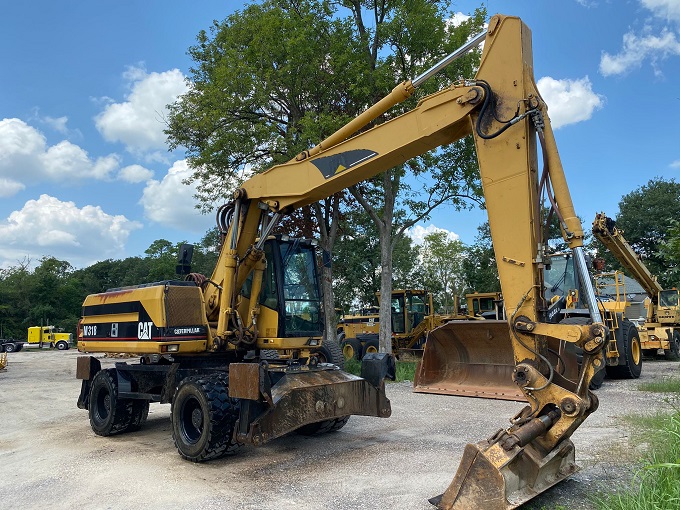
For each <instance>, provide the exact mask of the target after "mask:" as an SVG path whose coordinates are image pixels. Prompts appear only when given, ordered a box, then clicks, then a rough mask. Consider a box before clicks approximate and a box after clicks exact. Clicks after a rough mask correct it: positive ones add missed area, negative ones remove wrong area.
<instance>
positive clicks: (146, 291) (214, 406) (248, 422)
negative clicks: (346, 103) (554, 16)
mask: <svg viewBox="0 0 680 510" xmlns="http://www.w3.org/2000/svg"><path fill="white" fill-rule="evenodd" d="M482 41H484V42H485V46H484V51H483V54H482V59H481V65H480V68H479V70H478V72H477V75H476V77H475V80H473V81H465V82H460V83H455V84H453V85H451V86H450V87H448V88H446V89H444V90H442V91H440V92H438V93H435V94H432V95H430V96H427V97H425V98H423V99H422V100H421V101H420V102H419V103H418V105H417V106H416V107H415V108H413V109H412V110H410V111H408V112H407V113H405V114H404V115H401V116H400V117H397V118H395V119H393V120H391V121H388V122H385V123H384V124H380V125H378V126H376V127H374V128H372V129H370V130H367V131H364V132H362V133H360V134H357V135H355V136H353V137H351V138H350V136H351V135H353V134H354V133H355V132H356V131H357V130H359V129H361V128H362V127H364V126H366V125H367V124H368V123H370V122H372V121H373V120H375V119H376V118H377V117H378V116H379V115H380V114H382V113H383V112H385V111H387V109H389V108H390V107H391V106H393V105H394V104H396V103H397V102H399V101H403V100H405V99H406V98H408V97H409V96H411V95H412V94H413V92H414V90H415V89H416V88H417V87H418V86H419V85H420V84H421V83H422V82H423V81H424V80H426V79H427V78H429V77H430V76H432V75H433V74H434V73H436V72H438V71H439V70H440V69H442V68H443V67H445V66H446V65H447V64H448V63H449V62H450V61H452V60H453V59H455V58H456V57H457V56H459V55H460V54H461V53H463V52H465V51H468V50H469V49H470V48H472V47H474V46H476V45H478V44H479V43H481V42H482ZM470 134H472V135H473V137H474V139H475V144H476V148H477V156H478V159H479V166H480V172H481V180H482V184H483V189H484V195H485V197H486V205H487V210H488V214H489V224H490V227H491V235H492V238H493V242H494V248H495V251H496V258H497V260H498V265H499V268H498V269H499V276H500V280H501V286H502V292H503V296H504V298H505V303H506V308H507V311H508V321H507V326H506V329H505V331H504V334H505V335H509V340H508V341H510V342H512V346H513V350H514V360H515V363H516V366H515V369H514V371H513V373H512V375H511V377H512V379H513V380H514V382H515V383H516V384H517V386H518V387H519V389H520V390H521V391H522V393H523V394H524V396H525V398H526V400H527V401H528V402H529V405H528V406H526V407H524V408H523V409H522V410H520V411H519V412H518V413H517V415H516V416H514V417H513V418H512V419H511V426H510V427H509V428H508V429H505V430H500V431H498V432H496V433H495V434H493V435H492V436H491V437H490V438H489V439H488V440H485V441H482V442H480V443H478V444H475V445H472V444H471V445H468V446H467V447H466V449H465V452H464V454H463V459H462V461H461V464H460V467H459V469H458V472H457V474H456V475H455V477H454V479H453V481H452V482H451V484H450V486H449V487H448V489H447V490H446V491H445V492H444V494H442V495H441V496H439V497H437V498H433V499H432V500H431V501H432V502H433V503H434V504H436V505H437V507H438V508H440V509H454V508H455V509H481V508H484V509H489V510H496V509H508V508H515V507H516V506H518V505H520V504H522V503H523V502H525V501H527V500H529V499H531V498H532V497H533V496H535V495H536V494H538V493H540V492H542V491H544V490H545V489H547V488H548V487H550V486H552V485H553V484H555V483H557V482H559V481H561V480H562V479H564V478H566V477H567V476H569V475H570V474H572V473H574V472H575V471H576V470H577V467H576V464H575V458H574V447H573V444H572V443H571V441H570V439H569V437H570V436H571V434H572V433H573V432H574V431H575V430H576V429H577V428H578V427H579V425H580V424H581V423H582V422H583V420H585V419H586V417H587V416H588V415H589V414H590V413H591V412H593V411H594V410H595V409H596V408H597V399H596V397H595V396H594V395H593V394H592V393H591V392H590V391H589V390H588V385H589V383H590V380H591V379H592V377H593V374H594V368H595V366H601V364H602V363H603V357H602V349H603V347H604V345H605V339H606V338H607V335H606V327H605V326H604V325H603V324H602V320H601V317H600V314H599V311H598V308H597V304H596V301H595V295H594V292H593V289H592V285H586V289H585V294H586V296H585V301H586V303H587V305H588V309H589V310H590V314H591V318H592V323H591V324H549V323H547V322H546V321H545V311H546V310H547V303H545V302H544V299H543V298H542V293H541V289H542V287H543V259H544V255H545V253H544V252H545V243H544V240H543V228H542V225H543V224H544V219H543V218H541V211H542V199H543V197H547V199H548V201H549V202H550V204H551V207H552V209H553V211H554V212H555V213H556V214H557V216H558V218H559V220H560V224H561V226H562V229H563V232H564V237H565V240H566V242H567V243H568V244H569V246H570V248H571V249H572V251H573V253H574V257H575V258H576V261H577V266H578V268H579V271H581V272H583V273H584V274H587V268H586V265H585V257H584V254H583V249H582V244H583V230H582V228H581V224H580V221H579V220H578V217H577V216H576V213H575V212H574V208H573V205H572V202H571V197H570V195H569V191H568V188H567V184H566V180H565V176H564V172H563V169H562V165H561V163H560V159H559V155H558V153H557V147H556V144H555V139H554V136H553V132H552V129H551V127H550V121H549V119H548V116H547V107H546V105H545V103H544V102H543V100H542V99H541V96H540V94H539V92H538V90H537V88H536V83H535V81H534V76H533V64H532V49H531V33H530V31H529V29H528V28H527V27H526V26H525V25H524V24H523V23H522V21H521V20H520V19H519V18H515V17H506V16H503V15H496V16H494V17H493V18H491V20H490V23H489V27H488V30H487V32H486V34H480V35H479V36H477V37H475V38H474V39H473V40H471V41H470V42H469V43H468V44H466V45H465V46H464V47H462V48H461V49H460V50H459V51H457V52H455V53H453V54H451V55H450V56H449V57H447V58H445V59H444V60H442V61H441V62H440V63H439V64H437V65H436V66H434V67H433V68H432V69H430V70H429V71H427V72H426V73H424V74H423V75H421V76H419V77H417V78H415V79H414V80H412V81H407V82H404V83H402V84H400V85H398V86H397V87H395V89H394V90H393V91H392V93H391V94H389V95H388V96H387V97H386V98H384V99H383V100H381V101H380V102H378V103H376V105H374V106H373V107H371V108H370V109H369V110H367V111H366V112H364V113H363V114H362V115H360V116H359V117H357V118H356V119H354V120H353V121H351V122H350V123H349V124H348V125H347V126H345V127H344V128H342V129H340V130H339V131H338V132H336V133H335V134H334V135H332V136H331V137H329V138H328V139H326V140H324V141H323V142H321V143H320V144H319V145H318V146H316V147H314V148H313V149H311V150H309V151H305V152H304V153H302V154H300V155H298V156H297V158H295V160H292V161H290V162H288V163H286V164H282V165H278V166H275V167H272V168H270V169H269V170H267V171H266V172H264V173H262V174H259V175H255V176H253V177H252V178H250V179H248V180H247V181H246V182H244V183H243V186H242V188H241V189H239V190H238V191H237V192H236V193H235V194H234V200H233V202H232V203H231V204H229V205H228V206H227V207H225V208H223V209H222V210H221V212H220V215H219V218H220V221H219V223H220V225H221V227H222V229H223V231H224V232H225V235H226V238H225V242H224V246H223V248H222V251H221V254H220V258H219V261H218V263H217V267H216V268H215V271H214V273H213V275H212V277H211V278H210V279H209V280H207V279H206V280H203V279H201V278H197V279H196V280H195V282H193V283H192V284H187V285H186V286H175V285H172V284H169V283H168V284H163V285H155V286H150V287H145V288H136V289H123V290H119V291H117V292H110V293H105V294H100V295H95V296H90V297H88V300H87V301H86V302H85V305H84V314H83V315H84V317H83V321H82V326H81V327H82V336H81V337H80V338H79V349H81V350H87V351H102V350H110V349H115V350H117V351H118V352H121V351H123V352H135V353H139V354H142V362H143V364H142V365H127V364H121V366H119V367H117V368H116V369H115V370H114V372H113V373H112V372H110V371H108V370H103V371H98V370H97V363H95V362H94V361H97V360H94V358H87V357H84V358H81V360H82V361H81V362H80V363H79V366H78V369H79V370H78V375H79V377H81V378H83V380H84V381H83V390H82V392H81V398H80V399H79V403H80V404H81V406H83V407H87V406H89V408H90V419H91V422H92V423H93V427H95V426H99V424H100V421H101V420H100V418H106V416H107V414H106V413H107V411H109V410H110V412H112V413H113V414H114V416H118V415H120V416H125V418H122V419H121V420H120V421H115V420H114V422H113V423H112V424H111V423H109V422H106V421H105V420H104V421H105V425H106V426H108V427H109V430H108V431H109V432H110V431H111V430H119V429H121V428H122V429H127V428H129V427H133V428H134V427H137V426H138V425H139V423H140V422H141V421H142V419H141V417H142V415H143V414H144V409H143V407H144V406H143V405H139V406H138V407H135V405H137V402H139V401H144V402H148V401H149V400H154V399H155V400H160V401H163V402H172V406H173V410H172V413H171V414H172V420H173V431H174V433H173V435H174V437H175V443H176V444H177V446H178V449H179V450H180V453H181V454H182V455H183V456H185V457H186V458H189V459H191V460H202V459H204V458H212V457H214V456H218V455H221V454H224V453H227V452H230V451H232V450H233V449H234V448H235V446H236V443H237V442H238V441H249V442H251V443H255V444H261V443H262V442H265V441H267V440H269V439H272V438H274V437H278V436H279V435H282V434H283V433H286V432H288V431H290V430H293V429H297V428H299V427H301V426H302V427H307V426H310V425H313V424H317V425H318V424H319V423H322V425H320V426H318V427H317V429H319V428H321V429H326V430H328V429H332V428H333V427H336V426H339V424H340V422H341V421H342V420H343V419H344V417H345V416H347V415H350V414H371V415H374V416H386V415H388V414H389V401H387V399H386V398H385V396H384V387H383V378H384V376H385V375H387V374H388V372H389V367H388V363H387V362H388V360H389V359H390V358H389V357H388V355H387V354H382V358H380V356H381V354H377V355H375V354H374V355H372V356H371V358H372V357H376V359H368V360H367V359H366V357H365V358H364V361H363V367H362V375H364V376H365V377H364V378H362V379H360V378H354V379H353V378H352V376H349V375H347V374H343V373H342V372H340V371H339V370H333V368H332V367H328V366H321V364H318V365H317V364H315V363H314V357H313V356H311V355H310V354H309V351H310V347H311V346H312V345H313V343H318V336H317V335H316V333H319V332H320V331H321V327H320V323H319V322H318V317H317V315H318V308H317V306H316V305H317V303H318V300H317V299H316V298H315V297H314V292H315V290H314V289H315V288H318V282H317V281H316V280H315V278H316V277H315V276H312V274H313V271H312V267H311V265H310V264H309V263H308V261H310V260H311V259H313V257H311V252H310V251H309V249H308V247H306V246H305V245H304V243H301V242H300V243H299V242H294V241H290V240H286V239H284V238H277V239H270V234H271V233H272V229H273V227H274V226H275V225H276V224H277V223H278V222H279V221H280V219H281V217H282V216H283V215H284V214H287V213H289V212H290V211H292V210H293V209H295V208H298V207H302V206H304V205H308V204H311V203H313V202H315V201H318V200H320V199H322V198H324V197H326V196H329V195H331V194H333V193H335V192H337V191H340V190H342V189H344V188H346V187H348V186H351V185H353V184H356V183H358V182H360V181H361V180H364V179H367V178H369V177H371V176H373V175H376V174H377V173H379V172H383V171H385V170H387V169H389V168H392V167H394V166H396V165H399V164H402V163H404V162H405V161H407V160H408V159H410V158H412V157H414V156H417V155H419V154H423V153H424V152H426V151H429V150H431V149H435V148H437V147H439V146H441V145H444V144H448V143H451V142H454V141H456V140H458V139H460V138H462V137H464V136H466V135H470ZM537 138H538V140H539V141H540V145H541V148H542V154H543V158H542V159H543V169H539V167H538V157H537ZM268 253H269V255H270V256H269V257H268V256H267V254H268ZM306 254H308V255H306ZM270 260H271V261H273V264H272V263H271V262H270ZM583 280H584V281H586V280H588V279H587V278H585V277H584V278H583ZM315 283H316V285H315ZM164 296H166V297H165V298H164ZM147 305H148V308H147ZM170 312H172V313H173V314H174V317H176V320H175V322H174V323H172V324H170V323H169V322H166V319H167V321H169V319H170V316H171V313H170ZM144 314H146V315H144ZM180 319H181V320H180ZM114 321H115V322H114ZM125 321H127V323H126V324H130V326H125V328H127V329H124V328H123V324H124V323H125ZM478 322H482V321H478ZM114 324H116V326H115V328H114V327H113V325H114ZM317 324H319V325H318V326H317ZM114 330H115V333H116V334H115V335H114V334H113V333H114ZM123 336H124V337H126V338H122V337H123ZM115 337H118V340H116V339H115ZM175 337H176V338H175ZM548 338H554V339H557V340H564V341H566V342H570V343H573V344H575V345H577V346H579V347H580V348H581V349H582V350H583V353H584V356H583V362H582V365H581V369H580V372H579V376H578V379H577V380H576V382H573V381H571V380H568V379H566V378H564V377H563V376H562V375H561V374H560V373H559V371H558V370H556V369H555V367H553V365H552V363H550V361H549V360H548V358H547V354H546V351H547V348H546V344H547V339H548ZM272 349H273V350H277V351H279V352H280V353H281V355H280V356H279V358H278V359H277V360H271V361H270V360H267V359H263V356H262V351H263V350H272ZM149 353H152V354H149ZM92 360H94V361H92ZM140 366H141V367H146V368H147V370H146V371H142V370H141V369H138V368H131V367H140ZM367 367H369V368H367ZM138 370H139V371H138ZM137 371H138V372H137ZM102 373H103V374H104V375H101V374H102ZM142 373H143V374H144V377H141V376H139V374H142ZM131 374H132V375H131ZM156 374H162V377H159V376H158V375H156ZM145 377H146V378H148V379H145ZM145 381H151V382H145ZM159 381H160V383H161V384H160V386H159ZM142 383H144V384H142ZM142 385H144V387H141V386H142ZM137 386H140V387H137ZM88 390H89V392H88ZM114 390H115V391H114ZM116 392H117V393H116ZM227 392H228V395H227ZM88 395H89V397H88ZM213 395H216V396H215V397H212V396H213ZM112 396H114V397H117V398H118V399H119V400H116V398H112ZM145 399H146V400H145ZM121 401H122V402H123V403H121ZM107 402H108V407H107ZM147 406H148V403H147ZM93 408H94V411H92V409H93ZM128 416H132V418H127V417H128ZM212 416H218V417H219V419H218V420H216V421H215V420H214V419H213V420H211V419H210V418H211V417H212ZM104 432H106V430H104Z"/></svg>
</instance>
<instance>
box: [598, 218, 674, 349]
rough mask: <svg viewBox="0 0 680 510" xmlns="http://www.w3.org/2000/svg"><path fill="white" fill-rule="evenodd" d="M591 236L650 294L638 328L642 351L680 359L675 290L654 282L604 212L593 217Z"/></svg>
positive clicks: (638, 256)
mask: <svg viewBox="0 0 680 510" xmlns="http://www.w3.org/2000/svg"><path fill="white" fill-rule="evenodd" d="M593 235H594V236H595V237H596V238H597V239H598V240H599V241H600V242H601V243H602V244H604V245H605V247H606V248H607V249H608V250H609V251H610V252H611V254H612V255H614V257H616V260H618V261H619V262H620V263H621V265H622V266H623V267H624V269H626V270H627V271H628V272H629V273H630V274H631V275H632V276H633V278H635V280H636V281H637V282H638V283H639V284H640V285H642V288H643V289H645V292H646V293H647V295H648V296H649V300H650V303H649V306H648V307H647V317H646V319H645V325H644V327H642V328H640V345H641V348H642V349H643V350H645V351H650V352H652V353H657V352H662V353H663V354H664V355H665V356H666V358H668V359H671V360H677V359H680V302H679V293H678V289H676V288H672V289H664V288H663V287H662V286H661V284H660V283H659V282H658V281H657V279H656V276H654V275H653V274H652V273H651V272H650V271H649V269H648V268H647V266H646V265H645V263H644V262H643V261H642V257H640V255H638V254H637V253H636V252H635V250H634V249H633V247H632V246H631V245H630V244H629V243H628V241H626V238H625V237H623V232H622V231H621V230H620V229H618V228H617V227H616V223H615V222H614V220H612V219H611V218H609V217H607V215H606V214H604V213H598V214H596V215H595V219H594V220H593Z"/></svg>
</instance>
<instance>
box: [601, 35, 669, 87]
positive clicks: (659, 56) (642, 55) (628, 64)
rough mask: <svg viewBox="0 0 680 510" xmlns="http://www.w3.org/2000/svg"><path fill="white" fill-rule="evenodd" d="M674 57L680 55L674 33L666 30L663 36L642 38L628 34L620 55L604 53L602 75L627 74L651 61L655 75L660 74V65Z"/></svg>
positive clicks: (645, 36)
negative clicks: (648, 60) (646, 61)
mask: <svg viewBox="0 0 680 510" xmlns="http://www.w3.org/2000/svg"><path fill="white" fill-rule="evenodd" d="M673 55H676V56H677V55H680V42H679V41H678V39H677V37H676V34H675V33H674V32H671V31H670V30H667V29H664V30H662V32H661V35H658V36H657V35H644V36H642V37H639V36H637V35H635V34H634V33H633V32H628V33H627V34H624V36H623V49H622V50H621V51H620V52H619V53H618V54H616V55H610V54H609V53H607V52H603V53H602V58H601V60H600V73H602V75H603V76H611V75H615V74H625V73H626V72H628V71H630V70H631V69H634V68H637V67H640V66H641V65H642V63H643V62H644V61H645V60H646V59H650V60H651V61H652V66H653V67H654V69H655V73H656V74H660V71H659V70H658V63H659V62H660V61H661V60H664V59H666V58H668V57H669V56H673Z"/></svg>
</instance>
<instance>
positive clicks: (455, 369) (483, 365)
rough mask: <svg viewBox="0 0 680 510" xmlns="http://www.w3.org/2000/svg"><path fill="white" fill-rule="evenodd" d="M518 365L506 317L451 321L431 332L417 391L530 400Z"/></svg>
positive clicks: (415, 388) (418, 376)
mask: <svg viewBox="0 0 680 510" xmlns="http://www.w3.org/2000/svg"><path fill="white" fill-rule="evenodd" d="M514 368H515V358H514V353H513V349H512V342H511V340H510V333H509V330H508V323H507V322H506V321H496V320H469V321H468V320H462V321H451V322H447V323H446V324H444V325H442V326H440V327H438V328H436V329H433V330H432V331H430V332H429V333H428V335H427V341H426V342H425V350H424V352H423V359H422V361H421V362H420V364H419V366H418V369H417V370H416V376H415V381H414V388H413V391H415V392H419V393H437V394H442V395H462V396H466V397H482V398H493V399H501V400H517V401H526V399H525V398H524V395H523V394H522V392H521V391H520V389H519V388H518V387H517V385H516V384H515V383H514V382H513V380H512V372H513V370H514Z"/></svg>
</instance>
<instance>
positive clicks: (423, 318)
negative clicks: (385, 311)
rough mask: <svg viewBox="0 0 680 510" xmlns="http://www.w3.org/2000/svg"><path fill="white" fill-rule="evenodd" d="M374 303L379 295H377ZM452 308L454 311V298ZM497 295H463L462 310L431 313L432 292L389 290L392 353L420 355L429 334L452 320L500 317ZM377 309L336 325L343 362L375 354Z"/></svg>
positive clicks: (493, 293)
mask: <svg viewBox="0 0 680 510" xmlns="http://www.w3.org/2000/svg"><path fill="white" fill-rule="evenodd" d="M376 296H377V298H378V303H379V302H380V293H379V292H377V293H376ZM455 303H456V304H455V305H454V309H456V310H458V308H459V307H458V299H457V298H456V300H455ZM500 303H502V301H501V298H500V292H484V293H480V292H476V293H474V294H467V295H466V311H467V313H465V311H464V310H458V312H457V313H450V314H439V313H435V312H434V303H433V298H432V293H430V292H427V291H425V290H422V289H406V290H403V289H396V290H393V291H392V297H391V308H392V315H391V320H392V351H393V352H394V354H395V355H396V356H397V357H399V356H400V355H404V354H406V355H408V354H411V355H414V356H417V357H420V356H422V351H423V348H424V347H425V340H426V339H427V336H428V334H429V332H430V331H432V330H433V329H435V328H437V327H439V326H441V325H442V324H444V323H446V322H448V321H451V320H455V319H474V318H478V317H486V316H489V317H491V316H493V317H494V318H498V317H500V316H502V305H501V306H500V307H499V304H500ZM378 312H379V310H378V308H377V307H373V308H368V309H365V310H363V311H362V312H361V313H358V314H353V315H343V316H342V318H341V319H340V321H339V322H338V343H339V344H340V348H341V349H342V352H343V355H344V357H345V359H351V358H354V359H358V360H360V359H362V358H363V356H364V354H370V353H375V352H378V345H379V342H378V331H379V326H380V314H379V313H378Z"/></svg>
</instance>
